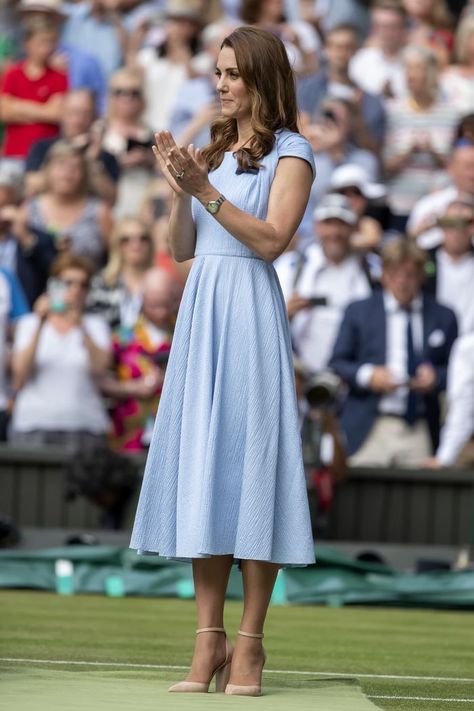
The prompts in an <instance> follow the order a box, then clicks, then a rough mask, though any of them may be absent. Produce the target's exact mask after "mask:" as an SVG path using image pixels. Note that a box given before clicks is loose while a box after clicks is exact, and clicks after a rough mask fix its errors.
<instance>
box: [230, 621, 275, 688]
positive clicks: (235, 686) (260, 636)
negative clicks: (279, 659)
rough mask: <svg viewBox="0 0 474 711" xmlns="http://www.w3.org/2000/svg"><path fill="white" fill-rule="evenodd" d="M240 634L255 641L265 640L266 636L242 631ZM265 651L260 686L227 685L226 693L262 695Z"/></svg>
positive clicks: (264, 659)
mask: <svg viewBox="0 0 474 711" xmlns="http://www.w3.org/2000/svg"><path fill="white" fill-rule="evenodd" d="M238 634H240V635H242V636H243V637H255V639H263V637H264V635H263V633H262V634H257V633H255V632H242V630H239V631H238ZM262 651H263V664H262V669H261V671H260V684H251V685H250V684H248V685H246V686H240V685H238V684H227V686H226V688H225V693H226V694H230V695H237V696H261V695H262V671H263V667H264V665H265V662H266V661H267V655H266V654H265V650H264V649H263V647H262Z"/></svg>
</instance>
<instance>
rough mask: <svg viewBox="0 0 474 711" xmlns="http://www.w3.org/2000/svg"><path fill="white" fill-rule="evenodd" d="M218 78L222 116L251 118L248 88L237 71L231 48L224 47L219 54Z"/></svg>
mask: <svg viewBox="0 0 474 711" xmlns="http://www.w3.org/2000/svg"><path fill="white" fill-rule="evenodd" d="M216 78H217V86H216V88H217V92H218V94H219V97H220V100H221V109H222V115H223V116H225V117H226V118H235V119H237V120H242V119H246V118H250V116H251V115H252V101H251V98H250V94H249V91H248V89H247V86H246V85H245V83H244V80H243V79H242V77H241V76H240V74H239V70H238V69H237V62H236V59H235V52H234V50H233V49H232V48H231V47H223V48H222V49H221V51H220V52H219V57H218V59H217V66H216Z"/></svg>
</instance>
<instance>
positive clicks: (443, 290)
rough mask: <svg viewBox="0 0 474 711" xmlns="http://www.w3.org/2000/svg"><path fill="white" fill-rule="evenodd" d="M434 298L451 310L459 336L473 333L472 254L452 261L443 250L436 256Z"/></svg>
mask: <svg viewBox="0 0 474 711" xmlns="http://www.w3.org/2000/svg"><path fill="white" fill-rule="evenodd" d="M436 265H437V281H436V298H437V300H438V301H439V302H440V303H441V304H444V305H445V306H449V307H450V308H451V309H453V311H454V313H455V314H456V316H457V319H458V324H459V334H460V335H462V334H464V333H472V332H474V254H473V253H469V254H466V255H465V256H464V257H462V258H461V259H459V260H457V261H454V260H453V259H451V257H450V256H449V255H448V254H446V252H445V251H444V249H440V250H438V252H437V254H436Z"/></svg>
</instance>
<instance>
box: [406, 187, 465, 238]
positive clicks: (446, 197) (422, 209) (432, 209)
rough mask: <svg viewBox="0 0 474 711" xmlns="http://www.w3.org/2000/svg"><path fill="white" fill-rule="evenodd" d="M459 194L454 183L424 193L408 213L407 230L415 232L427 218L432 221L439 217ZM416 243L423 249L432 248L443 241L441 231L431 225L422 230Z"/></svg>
mask: <svg viewBox="0 0 474 711" xmlns="http://www.w3.org/2000/svg"><path fill="white" fill-rule="evenodd" d="M458 195H459V191H458V190H457V188H455V187H454V185H450V186H449V187H448V188H444V189H443V190H435V192H433V193H430V194H429V195H425V196H424V197H422V198H421V200H418V202H416V203H415V205H414V207H413V210H412V211H411V213H410V217H409V218H408V223H407V232H415V231H416V230H417V229H418V227H419V225H421V224H422V223H423V222H424V221H425V220H426V219H427V218H432V219H433V222H434V221H435V220H436V218H438V217H441V215H443V214H444V213H445V211H446V208H447V207H448V205H450V204H451V203H452V202H453V200H455V199H456V198H457V197H458ZM416 241H417V244H418V245H419V246H420V247H422V248H423V249H434V248H435V247H438V246H439V245H440V244H442V243H443V231H442V230H441V228H440V227H431V228H430V229H428V230H425V232H422V233H421V234H420V235H419V236H418V237H417V239H416Z"/></svg>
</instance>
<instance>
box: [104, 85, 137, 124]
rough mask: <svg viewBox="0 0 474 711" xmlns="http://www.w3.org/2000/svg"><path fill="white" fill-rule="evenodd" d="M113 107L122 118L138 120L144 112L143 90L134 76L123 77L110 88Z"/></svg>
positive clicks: (118, 116) (114, 111)
mask: <svg viewBox="0 0 474 711" xmlns="http://www.w3.org/2000/svg"><path fill="white" fill-rule="evenodd" d="M110 97H111V109H112V113H113V114H114V116H116V117H117V118H121V119H135V120H138V119H139V118H140V116H141V114H142V112H143V92H142V88H141V86H140V85H139V84H138V83H137V82H136V81H135V80H134V79H132V78H130V79H127V78H125V77H122V78H121V79H120V81H117V82H116V84H115V85H114V86H113V87H111V89H110Z"/></svg>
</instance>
